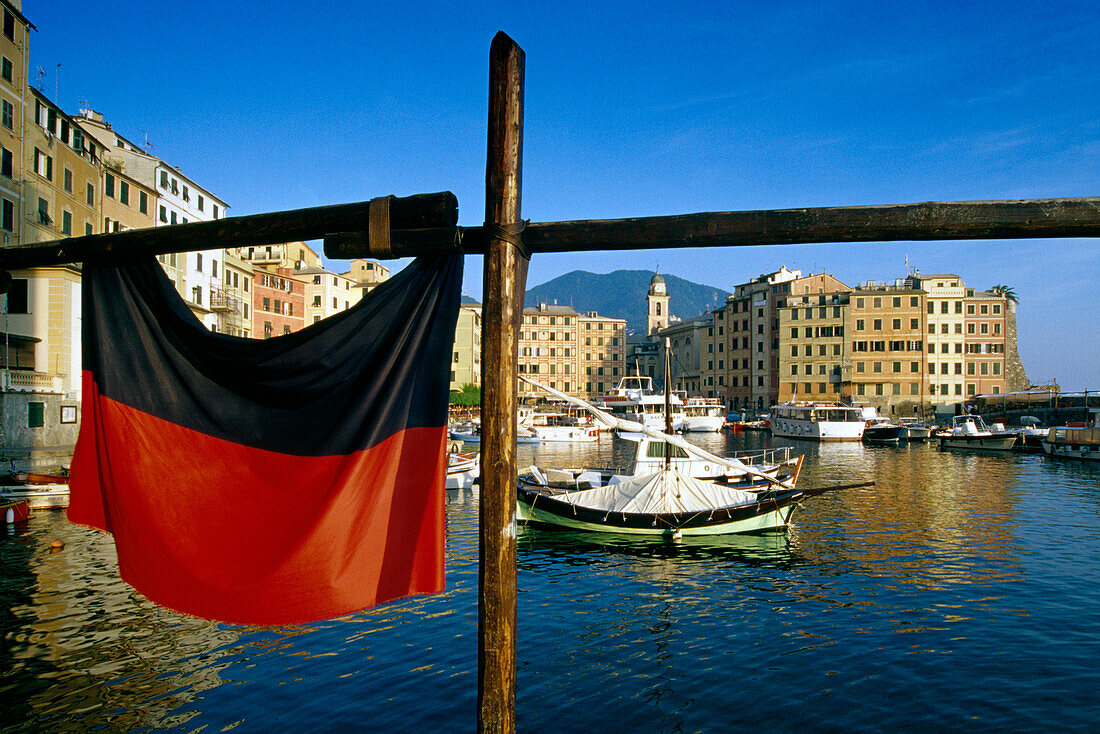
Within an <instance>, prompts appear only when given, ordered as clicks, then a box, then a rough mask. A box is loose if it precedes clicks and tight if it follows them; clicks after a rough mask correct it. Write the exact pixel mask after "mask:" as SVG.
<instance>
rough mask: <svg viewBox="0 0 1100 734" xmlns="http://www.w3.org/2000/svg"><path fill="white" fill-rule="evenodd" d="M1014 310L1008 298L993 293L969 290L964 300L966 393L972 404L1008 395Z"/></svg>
mask: <svg viewBox="0 0 1100 734" xmlns="http://www.w3.org/2000/svg"><path fill="white" fill-rule="evenodd" d="M1010 306H1011V302H1010V301H1008V300H1007V299H1005V298H1004V296H1002V295H1000V294H995V293H990V292H975V291H973V290H968V291H967V295H966V298H964V299H963V310H964V313H963V335H964V339H965V346H964V352H965V354H966V374H965V376H964V384H965V385H966V387H965V390H964V392H965V393H966V398H967V399H968V400H969V399H971V398H973V397H975V396H977V395H1000V394H1002V393H1004V392H1007V390H1006V380H1007V372H1008V369H1007V364H1006V360H1007V349H1006V342H1007V340H1008V329H1007V328H1006V325H1007V319H1008V314H1009V309H1010ZM1013 351H1015V350H1013Z"/></svg>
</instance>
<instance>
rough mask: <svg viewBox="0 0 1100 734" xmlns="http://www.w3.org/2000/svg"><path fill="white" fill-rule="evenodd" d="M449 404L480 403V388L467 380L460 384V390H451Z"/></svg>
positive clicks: (472, 404)
mask: <svg viewBox="0 0 1100 734" xmlns="http://www.w3.org/2000/svg"><path fill="white" fill-rule="evenodd" d="M451 405H462V406H466V407H470V406H475V405H481V388H480V387H478V386H477V385H472V384H470V383H468V382H467V383H466V384H465V385H463V386H462V390H460V391H458V392H454V391H452V392H451Z"/></svg>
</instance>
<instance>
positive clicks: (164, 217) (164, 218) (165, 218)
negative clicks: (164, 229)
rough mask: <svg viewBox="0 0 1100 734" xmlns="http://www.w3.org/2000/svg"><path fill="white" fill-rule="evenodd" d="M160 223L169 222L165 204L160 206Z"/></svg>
mask: <svg viewBox="0 0 1100 734" xmlns="http://www.w3.org/2000/svg"><path fill="white" fill-rule="evenodd" d="M160 221H162V222H167V221H168V212H167V211H166V210H165V208H164V204H161V205H160Z"/></svg>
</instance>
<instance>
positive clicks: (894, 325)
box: [891, 319, 901, 331]
mask: <svg viewBox="0 0 1100 734" xmlns="http://www.w3.org/2000/svg"><path fill="white" fill-rule="evenodd" d="M891 326H892V328H893V329H894V331H901V319H894V320H893V322H892V324H891Z"/></svg>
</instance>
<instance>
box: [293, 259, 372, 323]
mask: <svg viewBox="0 0 1100 734" xmlns="http://www.w3.org/2000/svg"><path fill="white" fill-rule="evenodd" d="M294 277H295V278H297V279H298V280H300V281H302V282H303V283H304V284H305V299H306V306H305V308H306V311H305V323H306V324H307V325H308V324H316V323H317V322H318V321H320V320H321V319H324V318H328V317H329V316H332V315H334V314H337V313H340V312H341V311H347V310H348V309H349V308H351V307H352V306H354V305H355V304H356V303H358V302H359V299H360V298H362V297H363V293H364V290H363V289H362V288H358V287H356V286H357V285H358V284H357V283H356V282H355V281H354V280H352V279H351V278H349V277H348V276H346V275H338V274H336V273H330V272H329V271H327V270H325V269H324V268H318V267H307V268H303V269H301V270H295V271H294Z"/></svg>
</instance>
